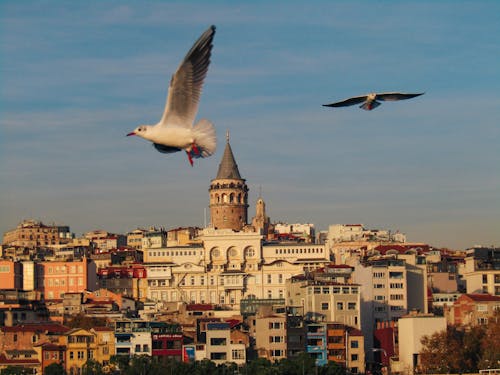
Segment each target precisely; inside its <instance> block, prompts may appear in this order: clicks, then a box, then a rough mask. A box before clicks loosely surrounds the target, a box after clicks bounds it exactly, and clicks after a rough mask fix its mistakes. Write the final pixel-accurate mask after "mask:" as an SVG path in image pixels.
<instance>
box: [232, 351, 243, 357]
mask: <svg viewBox="0 0 500 375" xmlns="http://www.w3.org/2000/svg"><path fill="white" fill-rule="evenodd" d="M232 356H233V359H245V351H244V350H243V349H233V350H232Z"/></svg>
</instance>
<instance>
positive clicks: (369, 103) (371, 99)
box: [323, 92, 424, 111]
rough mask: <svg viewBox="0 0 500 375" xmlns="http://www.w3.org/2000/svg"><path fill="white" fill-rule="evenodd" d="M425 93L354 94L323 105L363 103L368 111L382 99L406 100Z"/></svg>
mask: <svg viewBox="0 0 500 375" xmlns="http://www.w3.org/2000/svg"><path fill="white" fill-rule="evenodd" d="M423 94H424V93H423V92H421V93H418V94H403V93H401V92H383V93H374V92H373V93H370V94H367V95H361V96H354V97H352V98H349V99H345V100H342V101H340V102H335V103H331V104H323V107H347V106H350V105H354V104H359V103H363V104H361V105H360V106H359V108H362V109H364V110H366V111H371V110H372V109H375V108H377V107H378V106H379V105H380V104H381V103H380V102H378V101H377V100H380V101H395V100H404V99H411V98H414V97H416V96H420V95H423Z"/></svg>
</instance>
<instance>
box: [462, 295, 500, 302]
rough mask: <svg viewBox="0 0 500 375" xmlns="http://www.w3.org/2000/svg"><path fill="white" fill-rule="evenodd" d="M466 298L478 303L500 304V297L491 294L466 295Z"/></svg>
mask: <svg viewBox="0 0 500 375" xmlns="http://www.w3.org/2000/svg"><path fill="white" fill-rule="evenodd" d="M466 296H467V297H469V298H470V299H472V300H473V301H476V302H500V296H492V295H491V294H466Z"/></svg>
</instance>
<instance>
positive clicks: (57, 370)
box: [43, 363, 66, 375]
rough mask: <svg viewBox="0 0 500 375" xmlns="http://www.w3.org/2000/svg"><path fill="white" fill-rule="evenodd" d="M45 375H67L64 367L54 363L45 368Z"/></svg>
mask: <svg viewBox="0 0 500 375" xmlns="http://www.w3.org/2000/svg"><path fill="white" fill-rule="evenodd" d="M43 373H44V374H45V375H66V371H65V370H64V367H63V365H61V364H60V363H52V364H50V365H48V366H47V367H45V371H44V372H43Z"/></svg>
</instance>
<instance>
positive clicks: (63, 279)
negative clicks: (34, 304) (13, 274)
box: [35, 257, 97, 300]
mask: <svg viewBox="0 0 500 375" xmlns="http://www.w3.org/2000/svg"><path fill="white" fill-rule="evenodd" d="M35 273H36V281H37V283H36V285H37V289H38V290H39V291H40V292H42V293H43V296H44V298H45V299H48V300H51V299H60V298H62V297H63V295H64V294H65V293H82V292H83V291H84V290H95V289H96V285H97V276H96V267H95V263H94V262H93V261H89V260H87V258H85V257H84V258H83V259H82V260H80V261H68V262H65V261H46V262H40V263H37V264H36V272H35Z"/></svg>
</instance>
